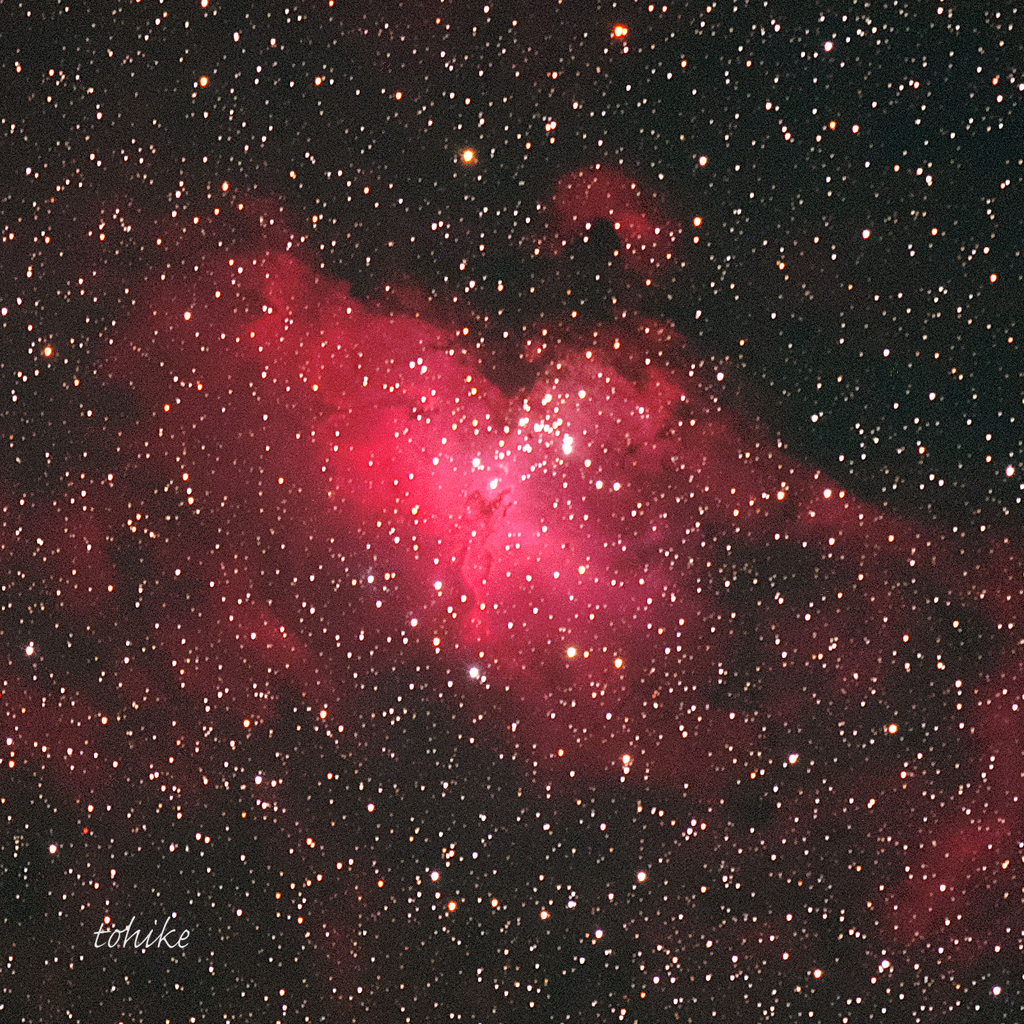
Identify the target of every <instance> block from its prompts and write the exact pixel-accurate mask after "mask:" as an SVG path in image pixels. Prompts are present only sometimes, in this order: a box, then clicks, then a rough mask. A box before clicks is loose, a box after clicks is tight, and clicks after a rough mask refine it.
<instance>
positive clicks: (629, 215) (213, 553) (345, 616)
mask: <svg viewBox="0 0 1024 1024" xmlns="http://www.w3.org/2000/svg"><path fill="white" fill-rule="evenodd" d="M549 213H550V216H549V218H548V221H547V223H548V228H547V233H546V234H544V235H543V236H541V235H538V237H537V238H536V240H535V242H536V247H537V249H538V251H539V252H540V254H541V256H540V258H543V259H548V260H549V261H550V262H551V265H552V266H554V267H555V268H556V269H557V267H558V266H559V264H560V261H565V260H567V259H568V256H567V255H566V254H567V253H569V252H571V251H572V250H573V247H574V246H578V245H579V244H581V242H582V240H583V238H584V236H586V235H587V233H588V232H592V231H598V232H603V237H604V238H605V240H606V241H607V243H608V244H609V245H610V246H614V247H617V248H616V255H618V254H619V253H620V252H621V254H622V260H621V262H620V265H619V271H618V272H619V273H620V275H621V277H620V284H621V285H622V286H623V287H622V288H621V289H620V290H621V292H622V294H623V295H625V294H627V292H628V291H629V290H630V288H629V287H626V286H631V287H632V288H633V289H634V290H635V291H636V292H637V293H638V294H639V293H642V292H643V291H644V289H645V288H647V287H658V282H659V281H662V280H663V279H664V278H665V276H666V275H668V274H669V273H672V272H674V271H673V269H672V268H673V266H674V264H675V263H679V256H678V255H677V254H676V253H674V252H673V250H674V249H676V248H679V249H681V248H682V247H683V246H684V244H689V243H690V239H689V235H690V234H692V233H693V230H694V229H692V228H689V227H686V228H685V229H684V227H683V226H682V224H681V222H680V221H679V220H678V219H673V217H674V215H670V214H668V213H667V212H665V207H664V204H663V202H662V201H661V200H660V199H659V198H658V197H656V196H653V195H652V194H651V193H650V192H647V193H645V192H644V190H643V188H642V187H641V186H640V185H638V184H637V183H636V182H634V181H633V180H632V179H631V178H630V177H629V176H628V175H627V174H626V173H625V172H623V171H622V170H620V169H617V170H615V171H614V172H613V171H609V170H607V169H602V168H601V167H600V166H598V165H594V166H590V167H585V168H580V169H578V170H574V171H570V172H568V173H567V174H565V175H564V176H562V177H561V178H560V179H559V180H558V181H557V182H556V184H555V185H554V187H553V189H552V192H551V195H550V200H549ZM147 230H149V232H150V234H149V236H148V238H147V244H148V246H149V247H150V248H151V249H155V248H159V250H160V251H161V252H163V253H173V254H174V258H169V259H168V262H167V265H166V266H167V269H166V270H165V271H163V272H161V273H159V274H155V273H147V274H144V275H143V274H141V273H140V275H139V278H138V279H132V278H130V277H128V278H126V281H125V291H126V294H127V293H128V292H129V291H130V294H131V296H132V300H133V301H132V303H131V306H130V309H129V311H128V312H127V315H126V316H124V317H122V318H120V319H119V320H118V321H117V322H116V323H114V324H113V325H112V326H111V327H110V329H109V332H107V334H106V335H105V336H104V337H103V339H102V343H101V344H98V345H96V346H95V349H96V350H95V352H94V353H93V356H94V358H92V359H91V361H90V363H89V365H88V367H87V371H84V372H82V373H81V374H80V375H79V376H75V377H74V378H73V379H67V380H66V381H64V382H63V385H62V386H58V387H57V388H55V390H54V391H53V394H52V396H51V407H50V409H49V412H48V414H47V415H48V417H49V419H50V421H51V422H56V421H58V420H59V419H60V418H61V417H64V418H65V421H66V422H70V423H71V426H70V427H69V428H68V429H70V430H72V431H73V432H74V433H75V436H76V437H81V438H83V439H84V440H83V442H82V444H83V449H85V450H87V457H85V458H82V459H80V460H76V461H75V463H74V464H73V465H69V466H67V467H66V468H65V471H63V472H62V473H53V472H43V473H40V474H38V475H34V472H35V471H30V470H29V468H27V467H28V466H29V465H30V464H31V465H36V464H42V463H41V462H40V459H41V453H42V452H43V451H45V452H46V457H45V460H43V461H45V463H46V465H49V463H50V461H52V459H53V456H52V455H51V452H50V450H49V442H48V440H47V438H46V437H45V436H40V437H37V438H36V440H35V443H34V445H33V446H32V451H31V453H29V454H27V455H26V456H25V460H26V462H25V465H23V464H22V463H21V461H20V459H10V460H8V470H7V475H6V479H5V480H4V481H3V483H2V488H3V496H2V508H3V534H2V537H0V542H2V550H3V557H4V564H5V573H6V581H7V582H6V586H5V588H4V590H5V604H6V606H7V609H8V612H5V614H9V617H8V619H7V624H6V626H5V628H4V639H5V644H6V668H5V679H4V688H3V697H2V704H0V707H2V711H3V716H4V730H5V731H4V734H3V735H4V742H5V744H6V746H5V764H4V769H3V770H4V773H5V775H6V781H5V782H4V783H3V792H4V794H5V796H4V797H3V804H4V805H5V807H4V813H5V815H6V816H7V823H8V825H7V828H8V830H10V831H12V835H14V836H15V841H14V842H13V845H10V844H8V845H9V848H10V853H11V854H13V856H14V857H15V858H16V860H11V863H12V864H15V865H16V868H15V869H14V870H13V872H9V873H8V876H7V877H8V879H12V880H13V881H11V882H10V883H9V884H8V890H9V892H8V894H7V895H6V896H5V902H4V904H3V906H4V921H5V924H4V928H5V930H6V931H7V932H8V933H9V936H10V937H11V950H12V952H11V957H10V971H11V973H10V974H9V977H8V982H7V983H5V984H6V988H5V989H4V992H5V995H4V998H5V999H6V1000H7V1001H8V1004H9V1005H10V1006H11V1007H13V1008H14V1016H13V1017H11V1018H10V1019H24V1020H43V1019H46V1020H56V1019H58V1018H60V1019H64V1018H63V1011H64V1010H67V1009H68V1008H70V1007H73V1008H74V1009H75V1015H76V1016H77V1017H78V1019H81V1020H85V1019H96V1020H99V1019H105V1020H114V1019H129V1018H130V1019H137V1020H143V1019H146V1020H149V1019H157V1018H159V1019H163V1015H164V1014H165V1013H166V1014H167V1015H168V1019H173V1020H186V1019H190V1020H197V1019H203V1020H213V1019H222V1015H223V1019H229V1018H230V1019H235V1020H240V1019H249V1018H250V1017H251V1018H252V1019H260V1020H284V1019H296V1020H343V1019H344V1020H350V1019H351V1020H366V1021H385V1022H389V1021H394V1022H399V1021H409V1020H413V1021H434V1020H436V1021H440V1020H449V1019H451V1020H462V1021H477V1020H481V1021H482V1020H485V1019H487V1020H507V1021H513V1020H514V1021H521V1020H522V1021H525V1020H534V1019H537V1020H542V1019H544V1020H573V1021H575V1020H580V1021H583V1020H604V1021H610V1020H629V1021H634V1020H635V1021H651V1022H653V1021H665V1020H692V1021H710V1020H712V1019H720V1020H733V1021H739V1020H760V1019H768V1017H769V1016H771V1014H770V1013H769V1009H768V1008H770V1007H777V1010H776V1011H775V1019H779V1020H796V1019H805V1017H806V1018H810V1017H811V1016H812V1015H813V1017H814V1019H818V1018H819V1017H820V1018H821V1019H829V1020H837V1021H838V1020H840V1019H842V1020H844V1021H846V1020H851V1021H855V1020H867V1019H876V1016H875V1015H876V1014H877V1012H878V1011H879V1010H880V1009H885V1008H887V1007H888V1008H890V1013H889V1016H887V1017H886V1018H885V1019H890V1018H891V1019H895V1020H910V1019H930V1017H929V1014H930V1013H932V1012H933V1011H934V1012H935V1013H937V1014H938V1013H939V1010H936V1009H935V1008H936V1007H940V1008H941V1007H946V1008H947V1012H948V1013H952V1012H953V1010H954V1009H955V1008H958V1007H960V1006H961V1003H960V1002H959V1000H960V990H961V985H962V984H963V979H964V978H970V977H989V978H991V977H993V976H996V975H998V974H999V970H1000V968H999V964H1000V963H1002V962H1003V961H1002V957H1003V956H1004V955H1005V952H1004V951H1010V953H1011V954H1012V955H1013V956H1019V954H1020V942H1021V936H1022V932H1021V887H1022V884H1024V875H1022V861H1021V839H1020V836H1021V834H1022V833H1021V827H1022V807H1021V804H1020V802H1019V799H1018V796H1019V794H1020V792H1021V780H1022V778H1024V726H1022V724H1021V723H1022V720H1024V716H1022V715H1021V712H1020V710H1019V709H1020V703H1021V697H1022V692H1024V670H1022V667H1021V658H1020V646H1019V645H1020V639H1019V636H1020V630H1021V623H1022V619H1021V616H1022V601H1024V597H1022V593H1024V591H1022V586H1021V579H1022V570H1024V561H1022V555H1021V550H1020V547H1019V544H1018V543H1017V542H1016V541H1015V540H1014V539H1013V538H1012V537H1011V536H1010V535H1009V534H1006V535H1003V534H1000V533H999V532H998V530H994V529H992V528H990V529H988V530H987V531H984V532H980V533H979V532H978V530H977V528H976V527H975V528H973V532H969V531H966V530H962V529H959V528H957V527H954V526H940V525H936V524H935V523H934V522H925V521H918V520H915V519H914V518H911V517H906V516H902V517H901V516H900V515H898V514H897V513H896V512H894V511H892V510H889V509H886V508H882V507H877V506H876V505H874V504H872V503H870V502H869V501H866V500H863V499H859V498H858V497H856V496H855V495H854V494H853V493H852V492H851V491H850V490H849V485H848V484H844V483H843V482H841V481H840V480H838V479H835V478H833V477H830V475H829V474H828V473H827V472H826V471H824V470H822V469H820V468H818V467H816V466H814V465H812V464H809V463H808V462H807V461H805V460H803V459H801V458H799V457H796V456H795V455H793V454H791V453H790V452H789V450H788V449H787V446H786V445H785V444H784V443H783V442H782V441H781V440H779V439H778V436H777V435H776V433H774V432H773V431H772V430H770V429H769V428H768V427H767V426H766V425H765V424H764V422H762V420H761V417H759V416H758V415H756V414H755V413H754V411H753V409H752V407H751V405H750V403H748V402H747V401H746V400H745V395H746V394H747V392H744V391H743V390H742V389H740V388H739V387H738V386H737V384H736V382H735V380H734V376H735V370H734V367H733V366H732V364H731V363H730V361H729V360H728V359H726V358H714V357H712V356H710V355H707V354H702V353H701V352H698V351H697V350H696V349H694V348H693V346H691V344H690V343H688V341H687V338H686V337H685V336H684V335H683V334H681V333H680V331H679V330H678V329H677V328H676V327H675V326H673V325H672V323H670V322H669V321H667V320H665V319H662V318H658V317H657V316H652V315H649V314H648V313H645V312H644V311H643V305H642V303H641V302H640V301H639V300H638V301H637V302H636V303H635V304H632V305H631V304H630V303H629V302H628V301H626V300H623V301H621V302H620V301H617V302H615V303H614V304H613V305H609V306H608V308H607V309H606V310H605V313H604V315H602V316H600V317H589V318H588V317H576V316H570V315H568V314H566V315H565V316H561V315H539V316H538V318H537V319H536V321H535V322H533V323H531V324H528V325H527V326H526V328H525V329H524V331H523V332H522V345H521V348H519V347H517V348H516V349H514V350H512V349H507V350H505V352H504V355H503V356H502V358H503V359H504V360H505V366H506V369H507V368H508V367H512V368H513V369H514V371H515V375H514V377H513V376H512V375H510V373H505V375H504V376H503V375H502V373H498V372H495V369H494V368H495V366H496V365H497V364H496V362H495V361H494V360H493V359H492V360H491V361H490V362H488V360H487V359H486V358H485V357H484V355H483V354H482V353H483V351H484V349H483V348H481V346H479V345H478V344H477V339H478V336H479V333H478V327H479V320H478V319H477V318H474V317H473V316H472V315H470V312H469V310H468V309H466V310H463V308H462V307H460V306H459V304H458V303H449V304H448V305H446V306H445V307H444V313H443V315H442V313H440V312H438V311H437V310H438V309H440V304H438V303H435V302H433V301H430V300H429V297H428V296H427V295H426V294H425V293H424V292H422V291H420V290H418V288H417V286H415V285H413V284H410V283H408V282H406V283H402V282H398V281H396V282H395V283H394V286H393V287H392V285H390V284H389V285H387V286H385V287H383V288H380V289H378V290H377V291H375V292H373V293H372V294H363V295H359V296H357V295H355V294H354V293H353V291H352V289H351V288H350V287H349V286H348V285H347V284H346V283H345V282H344V281H342V280H340V279H338V278H337V277H334V276H331V275H330V274H328V273H326V272H325V271H324V270H323V269H322V268H320V267H318V266H317V265H316V263H315V261H314V260H313V259H312V258H311V257H310V255H309V252H308V246H307V245H306V244H304V243H305V242H306V238H305V236H304V235H303V233H302V230H301V229H300V228H299V227H298V226H297V222H296V221H293V220H292V218H291V214H290V212H289V211H288V209H287V208H286V206H285V204H283V203H278V202H276V201H269V200H268V199H266V198H265V197H261V196H260V195H258V194H240V193H239V194H235V193H232V194H231V195H230V196H226V197H225V198H224V199H222V200H220V203H219V204H218V203H217V200H215V199H212V200H211V201H210V203H209V206H208V208H203V209H202V211H201V212H200V213H199V214H198V215H197V216H196V217H195V218H194V219H192V218H189V223H187V224H185V225H184V227H183V226H182V225H181V224H179V223H178V221H177V220H176V219H172V218H166V219H165V220H164V221H159V222H158V221H154V222H153V223H152V225H151V227H150V228H149V229H147ZM555 276H557V275H555ZM652 282H654V283H653V285H652ZM542 313H543V311H542ZM510 380H511V381H512V383H510ZM59 444H60V442H59V441H54V445H55V446H58V445H59ZM36 449H38V451H37V450H36ZM53 450H54V452H56V451H57V448H56V447H54V449H53ZM983 530H984V528H983ZM15 620H17V621H15ZM40 808H42V809H40ZM21 864H25V865H26V868H25V870H24V872H23V873H21V874H19V870H20V867H18V866H20V865H21ZM172 913H173V914H175V915H176V922H177V923H175V927H176V928H190V929H191V935H192V936H193V939H192V941H191V942H190V943H189V947H188V948H187V949H182V950H180V951H177V950H176V951H174V952H173V954H172V953H168V952H167V951H166V950H160V949H154V950H151V951H150V950H146V952H145V955H144V956H143V955H139V953H137V952H136V951H135V950H132V951H130V952H126V951H124V950H121V951H116V952H110V951H108V950H106V949H96V948H93V945H92V938H91V936H92V933H93V932H94V931H95V930H96V929H97V928H99V927H101V926H102V927H105V928H108V929H110V928H123V927H124V926H125V925H127V924H128V923H129V919H130V918H131V917H132V916H133V915H134V916H135V917H136V918H137V919H138V921H143V920H145V921H146V922H147V923H145V924H144V926H143V931H145V929H146V928H149V927H153V921H157V923H159V921H162V920H164V918H165V917H166V916H168V915H170V914H172ZM150 918H152V919H153V921H150V920H149V919H150ZM154 934H155V932H154ZM125 945H126V946H127V942H125ZM999 976H1002V975H999ZM922 979H923V980H922ZM1011 982H1012V978H1011V979H1010V981H1008V982H1004V984H1010V983H1011ZM989 988H990V989H991V988H992V985H991V984H990V985H989ZM996 988H999V986H996ZM998 995H999V993H998V992H996V995H995V996H992V995H991V994H990V993H989V994H988V996H987V998H989V999H995V998H996V997H997V996H998ZM904 996H906V1001H905V1002H903V1000H904ZM978 998H979V996H978V995H977V993H976V992H975V994H972V995H971V997H970V1000H971V1006H972V1007H973V1005H974V1003H975V1002H977V1001H978ZM929 1000H931V1002H929ZM911 1001H913V1006H910V1005H909V1004H910V1003H911ZM268 1007H270V1008H269V1009H268ZM963 1007H964V1009H965V1011H966V1008H967V1003H966V1002H964V1004H963ZM90 1008H91V1009H90ZM957 1012H959V1010H958V1011H957ZM19 1014H20V1015H21V1016H20V1017H19ZM90 1014H93V1016H90ZM918 1014H919V1015H920V1017H918V1016H915V1015H918ZM118 1015H120V1016H118ZM133 1015H134V1016H133ZM936 1019H937V1018H936ZM957 1019H959V1018H957ZM989 1019H996V1018H994V1017H992V1018H989Z"/></svg>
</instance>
